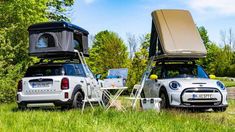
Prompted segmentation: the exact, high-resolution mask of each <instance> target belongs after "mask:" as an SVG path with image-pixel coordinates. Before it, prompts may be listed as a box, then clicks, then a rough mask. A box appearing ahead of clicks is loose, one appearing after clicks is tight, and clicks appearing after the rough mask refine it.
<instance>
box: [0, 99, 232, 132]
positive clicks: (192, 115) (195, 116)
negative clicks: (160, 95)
mask: <svg viewBox="0 0 235 132" xmlns="http://www.w3.org/2000/svg"><path fill="white" fill-rule="evenodd" d="M0 131H1V132H2V131H106V132H110V131H187V132H188V131H235V101H230V105H229V108H228V110H227V111H226V112H219V113H216V112H212V111H209V112H200V113H199V112H190V111H185V110H178V109H172V110H165V111H161V112H160V113H158V112H156V111H154V110H152V111H141V110H137V111H133V110H131V109H129V108H128V110H127V111H126V112H121V111H117V110H114V109H111V110H109V111H107V112H105V111H104V110H103V109H102V108H99V107H96V109H95V110H94V111H93V110H92V109H90V108H86V110H85V111H84V113H83V114H81V111H80V110H77V109H72V110H67V111H61V110H60V109H49V110H45V109H44V110H42V109H34V110H26V111H19V110H17V109H16V105H15V104H2V105H0Z"/></svg>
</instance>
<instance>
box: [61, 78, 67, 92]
mask: <svg viewBox="0 0 235 132" xmlns="http://www.w3.org/2000/svg"><path fill="white" fill-rule="evenodd" d="M61 89H62V90H66V89H69V79H68V78H63V79H62V80H61Z"/></svg>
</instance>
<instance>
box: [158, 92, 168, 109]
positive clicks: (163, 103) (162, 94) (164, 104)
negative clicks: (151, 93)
mask: <svg viewBox="0 0 235 132" xmlns="http://www.w3.org/2000/svg"><path fill="white" fill-rule="evenodd" d="M159 97H160V98H161V99H162V101H161V102H160V107H161V109H167V108H170V103H169V98H168V94H167V92H166V90H165V89H163V90H161V91H160V94H159Z"/></svg>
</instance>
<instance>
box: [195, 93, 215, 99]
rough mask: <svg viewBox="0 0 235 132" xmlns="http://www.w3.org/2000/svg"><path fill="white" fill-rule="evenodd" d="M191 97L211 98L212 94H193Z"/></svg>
mask: <svg viewBox="0 0 235 132" xmlns="http://www.w3.org/2000/svg"><path fill="white" fill-rule="evenodd" d="M193 98H195V99H210V98H212V94H193Z"/></svg>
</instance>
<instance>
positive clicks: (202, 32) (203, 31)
mask: <svg viewBox="0 0 235 132" xmlns="http://www.w3.org/2000/svg"><path fill="white" fill-rule="evenodd" d="M198 31H199V33H200V35H201V38H202V41H203V43H204V44H205V46H206V48H208V44H209V42H210V39H209V36H208V34H207V30H206V29H205V27H203V26H201V27H198Z"/></svg>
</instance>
